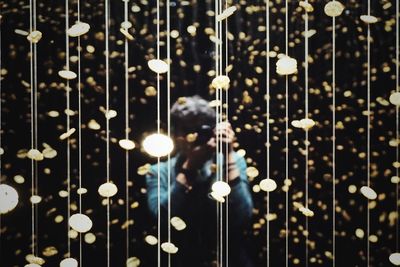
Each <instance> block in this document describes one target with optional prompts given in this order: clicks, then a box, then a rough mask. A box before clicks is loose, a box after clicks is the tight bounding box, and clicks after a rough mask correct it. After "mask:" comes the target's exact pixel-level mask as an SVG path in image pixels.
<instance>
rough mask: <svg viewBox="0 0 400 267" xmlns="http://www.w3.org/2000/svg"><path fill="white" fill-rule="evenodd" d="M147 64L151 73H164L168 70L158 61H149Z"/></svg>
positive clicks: (163, 63) (162, 62)
mask: <svg viewBox="0 0 400 267" xmlns="http://www.w3.org/2000/svg"><path fill="white" fill-rule="evenodd" d="M147 64H148V66H149V68H150V69H151V70H152V71H154V72H155V73H158V74H162V73H166V72H167V71H168V69H169V66H168V64H167V63H165V62H164V61H162V60H160V59H152V60H149V62H147Z"/></svg>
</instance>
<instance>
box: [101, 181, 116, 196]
mask: <svg viewBox="0 0 400 267" xmlns="http://www.w3.org/2000/svg"><path fill="white" fill-rule="evenodd" d="M98 192H99V194H100V196H102V197H112V196H114V195H115V194H116V193H117V192H118V188H117V186H116V185H115V184H113V183H110V182H108V183H104V184H102V185H100V186H99V189H98Z"/></svg>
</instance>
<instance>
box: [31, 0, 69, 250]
mask: <svg viewBox="0 0 400 267" xmlns="http://www.w3.org/2000/svg"><path fill="white" fill-rule="evenodd" d="M68 29H69V0H65V66H66V69H67V70H69V35H68ZM66 83H67V85H66V89H67V90H66V96H67V132H68V131H69V130H70V115H69V114H70V112H69V111H70V90H71V89H70V83H69V80H68V79H66ZM35 107H36V105H35ZM70 153H71V148H70V138H69V137H68V138H67V192H68V196H67V202H68V203H67V218H68V219H69V218H70V217H71V208H70V205H71V172H70V168H71V155H70ZM69 231H70V226H69V223H68V221H67V246H68V257H71V240H70V238H69Z"/></svg>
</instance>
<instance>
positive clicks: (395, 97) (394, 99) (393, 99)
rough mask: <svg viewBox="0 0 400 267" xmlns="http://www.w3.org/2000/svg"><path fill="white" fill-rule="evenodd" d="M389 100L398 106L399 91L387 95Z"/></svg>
mask: <svg viewBox="0 0 400 267" xmlns="http://www.w3.org/2000/svg"><path fill="white" fill-rule="evenodd" d="M389 101H390V103H392V104H393V105H396V106H400V92H396V93H393V94H391V95H390V97H389Z"/></svg>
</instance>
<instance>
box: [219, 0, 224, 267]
mask: <svg viewBox="0 0 400 267" xmlns="http://www.w3.org/2000/svg"><path fill="white" fill-rule="evenodd" d="M220 13H222V0H218V13H217V14H220ZM218 33H219V35H218V36H217V39H218V43H219V45H218V47H219V53H218V55H219V57H218V59H219V68H220V69H219V74H220V75H222V74H223V68H222V67H223V56H222V55H223V53H222V21H219V22H218ZM222 91H223V89H222V88H221V89H220V90H219V94H220V95H219V99H220V100H221V105H220V125H222V122H223V120H224V118H223V116H222V115H223V105H224V98H223V94H222ZM219 141H220V146H219V147H220V151H221V160H220V165H219V166H218V168H217V169H218V171H219V172H220V175H219V178H220V181H222V180H223V173H224V172H223V169H224V162H223V158H222V155H223V154H222V152H223V149H224V147H223V139H222V132H221V135H220V138H219ZM218 205H219V206H220V208H219V209H220V217H219V238H220V241H219V243H220V246H219V249H220V260H221V262H220V266H223V262H224V261H223V259H224V257H223V255H224V254H223V249H224V241H223V233H224V231H223V227H224V224H223V216H224V215H223V206H224V205H223V203H221V202H219V203H218Z"/></svg>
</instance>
